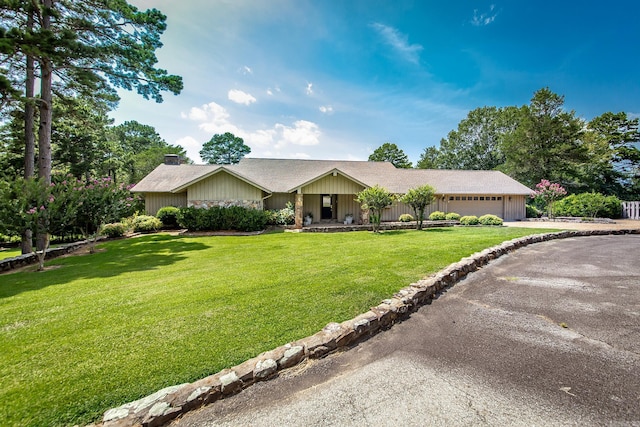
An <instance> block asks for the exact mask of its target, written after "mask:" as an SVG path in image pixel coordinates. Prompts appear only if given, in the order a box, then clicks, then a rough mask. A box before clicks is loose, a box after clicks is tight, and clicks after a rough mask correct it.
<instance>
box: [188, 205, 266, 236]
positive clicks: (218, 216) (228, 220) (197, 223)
mask: <svg viewBox="0 0 640 427" xmlns="http://www.w3.org/2000/svg"><path fill="white" fill-rule="evenodd" d="M271 217H272V214H271V213H270V212H268V211H262V210H257V209H247V208H244V207H241V206H231V207H228V208H221V207H215V206H214V207H212V208H209V209H202V208H195V207H188V208H180V212H179V213H178V224H180V226H181V227H183V228H186V229H188V230H190V231H204V230H207V231H217V230H236V231H259V230H264V228H265V227H266V225H267V222H268V221H269V218H271Z"/></svg>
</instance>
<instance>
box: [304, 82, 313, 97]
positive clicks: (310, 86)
mask: <svg viewBox="0 0 640 427" xmlns="http://www.w3.org/2000/svg"><path fill="white" fill-rule="evenodd" d="M306 93H307V95H313V83H307V90H306Z"/></svg>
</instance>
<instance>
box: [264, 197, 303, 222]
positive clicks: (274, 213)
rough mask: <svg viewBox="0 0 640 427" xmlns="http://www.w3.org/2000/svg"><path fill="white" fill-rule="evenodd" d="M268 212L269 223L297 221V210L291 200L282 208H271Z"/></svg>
mask: <svg viewBox="0 0 640 427" xmlns="http://www.w3.org/2000/svg"><path fill="white" fill-rule="evenodd" d="M267 213H268V214H269V218H268V220H267V224H269V225H293V224H294V223H295V222H296V211H295V209H294V207H293V203H291V202H287V204H286V205H285V207H284V208H282V209H279V210H278V209H273V210H269V211H267Z"/></svg>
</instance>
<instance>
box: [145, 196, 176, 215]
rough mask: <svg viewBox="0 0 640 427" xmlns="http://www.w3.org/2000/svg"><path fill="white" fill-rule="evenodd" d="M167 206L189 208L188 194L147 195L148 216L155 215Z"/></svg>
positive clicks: (146, 208) (146, 209)
mask: <svg viewBox="0 0 640 427" xmlns="http://www.w3.org/2000/svg"><path fill="white" fill-rule="evenodd" d="M165 206H175V207H178V208H181V207H185V206H187V193H186V192H184V193H177V194H176V193H145V195H144V210H145V212H146V213H147V215H155V214H157V213H158V210H160V208H163V207H165Z"/></svg>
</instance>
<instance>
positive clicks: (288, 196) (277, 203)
mask: <svg viewBox="0 0 640 427" xmlns="http://www.w3.org/2000/svg"><path fill="white" fill-rule="evenodd" d="M288 202H291V204H295V203H296V195H295V194H294V193H273V194H272V195H271V197H269V198H267V199H265V200H264V208H265V209H269V210H276V209H277V210H279V209H284V208H285V207H286V205H287V203H288Z"/></svg>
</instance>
